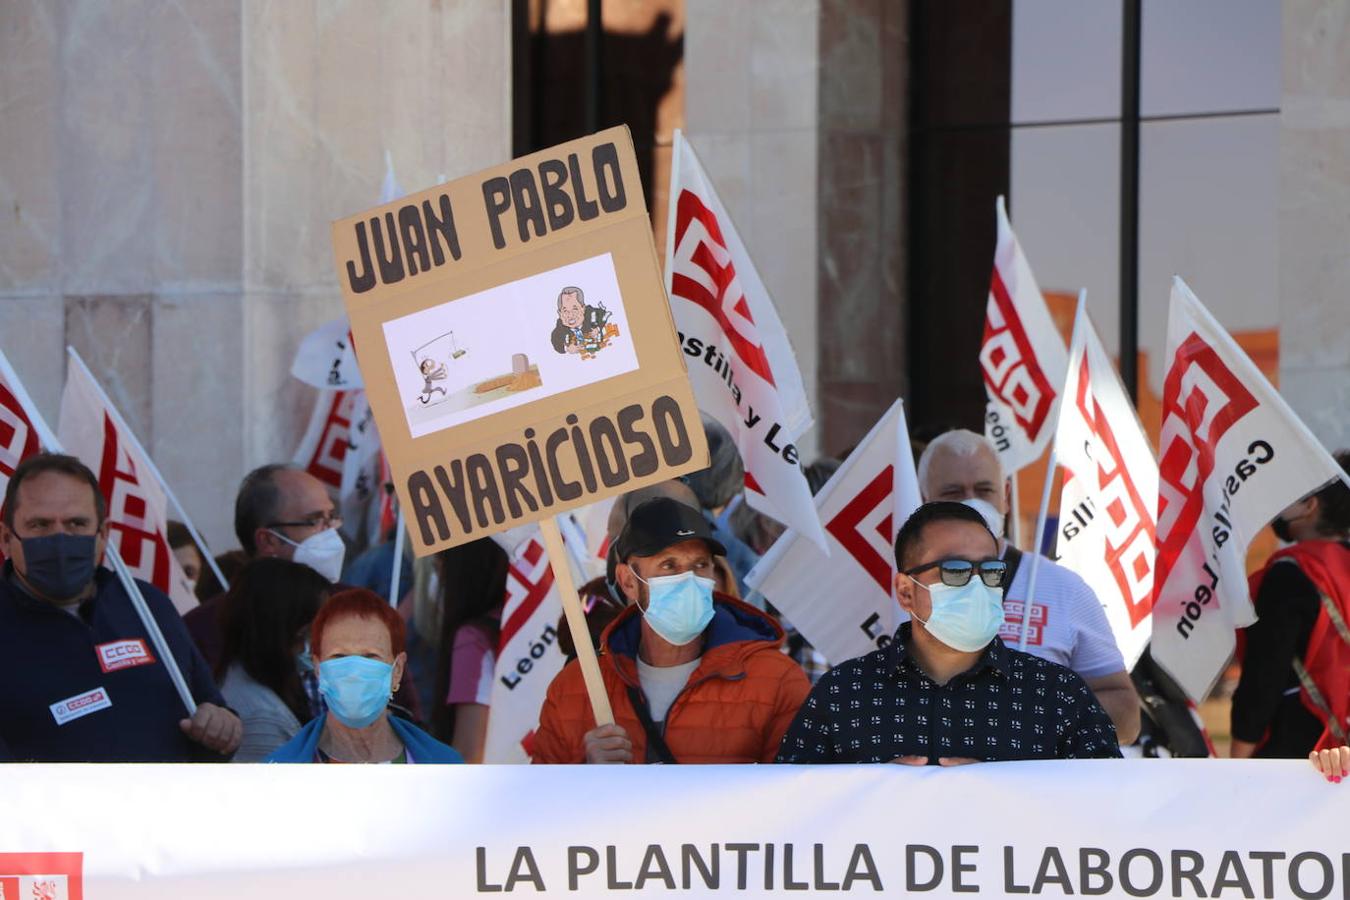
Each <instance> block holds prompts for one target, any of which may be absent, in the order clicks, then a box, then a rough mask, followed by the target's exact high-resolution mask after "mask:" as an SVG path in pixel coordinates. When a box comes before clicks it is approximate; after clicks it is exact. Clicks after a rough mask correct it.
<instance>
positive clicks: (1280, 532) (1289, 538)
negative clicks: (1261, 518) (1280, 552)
mask: <svg viewBox="0 0 1350 900" xmlns="http://www.w3.org/2000/svg"><path fill="white" fill-rule="evenodd" d="M1270 530H1271V531H1273V532H1275V536H1276V537H1277V538H1279V539H1280V540H1281V541H1283V542H1284V543H1286V544H1290V543H1293V541H1294V535H1293V534H1292V533H1291V532H1290V531H1289V523H1288V522H1287V521H1285V519H1284V517H1283V516H1276V517H1275V521H1273V522H1271V523H1270Z"/></svg>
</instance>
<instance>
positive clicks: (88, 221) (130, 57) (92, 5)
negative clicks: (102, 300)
mask: <svg viewBox="0 0 1350 900" xmlns="http://www.w3.org/2000/svg"><path fill="white" fill-rule="evenodd" d="M60 9H61V11H62V13H63V16H62V24H61V57H60V65H61V68H62V73H63V81H62V90H61V114H62V124H61V137H60V143H59V153H58V154H57V165H58V167H59V170H60V173H61V176H60V177H61V254H62V263H61V265H62V270H63V282H64V287H65V290H66V291H68V292H70V293H73V294H89V295H92V294H102V293H127V294H138V293H146V292H147V291H149V290H151V289H152V286H153V272H154V241H153V239H152V238H151V237H150V236H151V235H153V234H154V232H155V225H156V222H155V208H154V191H153V190H152V185H153V182H154V170H155V157H154V140H153V129H152V128H150V127H148V123H150V122H152V121H153V120H154V113H155V110H154V108H153V105H152V103H151V98H150V96H149V95H148V93H147V92H146V90H145V85H146V82H147V81H148V79H149V77H150V62H149V61H150V53H151V47H152V43H153V42H152V40H151V29H150V27H149V26H150V20H151V14H150V4H149V2H148V0H126V2H122V3H116V4H108V3H99V2H94V0H70V2H67V3H66V4H64V5H63V6H62V7H60Z"/></svg>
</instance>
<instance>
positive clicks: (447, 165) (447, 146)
mask: <svg viewBox="0 0 1350 900" xmlns="http://www.w3.org/2000/svg"><path fill="white" fill-rule="evenodd" d="M437 8H438V9H439V10H440V13H439V16H440V34H441V40H440V46H439V49H438V51H437V53H438V62H439V64H440V65H441V67H442V68H441V74H440V76H439V83H438V84H433V85H431V94H430V97H431V103H432V105H433V107H434V108H435V109H436V110H437V111H438V112H439V115H440V117H441V118H440V124H439V128H438V139H439V140H440V142H441V144H442V146H441V148H440V150H439V157H438V158H436V159H435V164H436V166H435V168H434V170H433V171H431V172H429V174H431V175H435V174H445V175H446V176H447V177H448V178H458V177H460V176H461V175H468V174H470V173H472V172H476V171H478V170H479V169H485V168H487V167H489V166H495V165H497V164H498V163H500V162H502V161H503V160H505V159H506V158H507V157H509V156H510V155H511V9H510V4H509V2H507V0H493V2H487V3H448V4H443V5H441V6H440V7H437ZM427 183H428V184H431V183H432V182H431V181H430V180H428V182H427Z"/></svg>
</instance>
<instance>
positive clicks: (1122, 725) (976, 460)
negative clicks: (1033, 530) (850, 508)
mask: <svg viewBox="0 0 1350 900" xmlns="http://www.w3.org/2000/svg"><path fill="white" fill-rule="evenodd" d="M918 469H919V471H918V475H919V491H920V492H921V493H922V494H923V499H924V500H926V501H928V500H952V501H959V502H961V503H965V504H966V505H968V506H970V507H972V508H974V509H976V510H977V511H979V512H980V513H981V514H982V515H983V516H984V517H985V524H987V525H988V526H989V529H990V530H991V531H992V532H993V533H994V537H995V538H997V539H998V544H999V552H998V556H999V558H1001V559H1004V560H1007V561H1008V563H1009V565H1010V566H1012V567H1013V569H1014V570H1015V572H1014V574H1013V576H1012V577H1011V578H1010V579H1009V581H1008V584H1007V586H1006V588H1005V591H1006V594H1007V599H1008V600H1009V601H1010V602H1009V603H1008V606H1007V609H1006V610H1005V615H1004V624H1003V630H1002V632H1001V634H1002V636H1003V638H1004V639H1005V640H1007V641H1008V643H1009V644H1011V645H1013V646H1019V647H1020V646H1021V644H1020V641H1019V639H1020V637H1021V634H1022V611H1023V610H1024V609H1025V608H1026V607H1027V606H1028V605H1030V607H1031V622H1030V624H1029V626H1028V629H1027V642H1026V651H1027V652H1028V653H1031V654H1033V655H1035V656H1039V657H1041V658H1042V659H1048V660H1050V661H1051V662H1056V663H1059V664H1060V665H1062V666H1068V667H1069V668H1070V669H1073V670H1074V671H1075V672H1077V673H1078V674H1079V675H1080V676H1081V677H1082V678H1083V680H1084V681H1086V682H1087V686H1088V687H1089V688H1091V689H1092V693H1093V694H1095V695H1096V697H1097V702H1099V703H1101V705H1102V708H1103V709H1105V710H1106V712H1107V714H1108V715H1110V716H1111V721H1112V722H1114V723H1115V726H1116V734H1117V736H1118V737H1119V738H1120V742H1121V743H1122V744H1130V743H1133V742H1134V740H1135V738H1137V737H1138V736H1139V694H1138V693H1137V692H1136V691H1135V688H1134V682H1133V681H1131V680H1130V674H1129V672H1127V671H1125V660H1124V657H1122V656H1121V653H1120V648H1119V647H1118V646H1117V645H1116V639H1115V635H1114V634H1112V632H1111V625H1110V623H1109V622H1107V620H1106V612H1105V611H1104V610H1103V608H1102V603H1101V600H1100V599H1099V598H1098V597H1097V595H1096V593H1094V592H1093V590H1092V588H1091V587H1089V586H1088V584H1087V582H1085V581H1084V580H1083V579H1082V578H1081V577H1080V576H1079V575H1078V574H1077V573H1075V572H1071V571H1070V570H1068V569H1066V568H1065V567H1063V566H1061V565H1057V564H1055V563H1054V562H1051V561H1050V560H1048V559H1042V560H1041V561H1040V565H1039V567H1038V574H1037V576H1036V596H1035V597H1034V598H1032V600H1031V602H1030V604H1028V602H1027V588H1028V587H1029V586H1030V574H1031V565H1030V562H1029V560H1024V559H1023V557H1022V554H1021V553H1020V552H1019V551H1018V549H1017V548H1016V547H1014V546H1012V545H1011V544H1009V543H1008V542H1007V541H1005V540H1003V520H1004V519H1005V518H1006V517H1007V515H1008V509H1009V506H1010V496H1011V483H1010V482H1009V481H1008V480H1007V479H1006V478H1004V476H1003V467H1002V465H1001V464H1000V463H999V458H998V451H996V450H995V449H994V445H993V444H992V443H990V441H989V439H988V438H987V437H985V436H984V435H982V434H976V433H975V432H973V431H966V430H965V429H956V430H953V431H948V432H946V433H944V434H940V435H938V436H937V437H936V438H934V439H933V440H932V442H930V443H929V444H928V446H927V447H925V448H924V451H923V455H922V456H921V457H920V458H919V466H918Z"/></svg>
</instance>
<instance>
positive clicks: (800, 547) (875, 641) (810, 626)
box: [746, 400, 921, 664]
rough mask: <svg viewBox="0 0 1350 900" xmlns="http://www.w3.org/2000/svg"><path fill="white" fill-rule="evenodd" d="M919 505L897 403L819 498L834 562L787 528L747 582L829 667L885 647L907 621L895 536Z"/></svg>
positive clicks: (901, 412) (900, 407)
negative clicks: (897, 578) (898, 587)
mask: <svg viewBox="0 0 1350 900" xmlns="http://www.w3.org/2000/svg"><path fill="white" fill-rule="evenodd" d="M920 502H921V501H920V499H919V480H918V478H917V477H916V475H915V473H914V456H913V453H912V452H911V451H910V446H909V429H908V426H907V425H906V424H905V409H904V404H903V403H902V402H901V401H899V400H897V401H895V403H894V404H892V405H891V408H890V409H889V410H888V411H887V412H886V414H885V415H884V416H882V417H881V419H880V420H879V421H878V422H877V424H875V425H873V426H872V430H871V431H869V432H868V433H867V437H865V438H863V442H862V443H861V444H859V445H858V446H857V448H856V449H855V450H854V451H853V452H852V453H850V454H849V457H848V459H846V460H844V464H843V465H841V466H840V467H839V470H838V471H837V472H835V473H834V476H833V477H832V478H830V480H829V481H828V482H826V484H825V486H824V487H823V488H821V489H820V493H819V494H818V495H816V505H817V509H818V510H819V513H820V520H821V521H822V522H824V523H825V532H826V535H827V540H828V541H829V547H830V554H829V556H826V555H825V554H824V553H822V552H821V550H820V549H819V548H818V547H816V545H815V544H813V543H812V542H811V541H808V540H804V539H803V538H802V537H801V536H800V535H798V534H797V532H795V531H791V530H789V531H786V532H784V533H783V536H782V537H780V538H779V539H778V540H777V541H775V542H774V545H773V546H772V547H770V548H769V552H768V553H766V554H764V557H763V558H762V559H761V560H760V561H759V563H758V564H757V565H756V566H755V567H754V568H753V569H752V570H751V571H750V574H749V575H748V576H747V577H746V581H747V583H749V584H750V586H751V587H753V588H755V589H756V590H758V591H759V592H760V593H761V594H763V595H764V596H765V597H767V598H768V599H769V602H770V603H772V604H773V605H774V606H776V607H778V609H779V610H781V611H782V613H783V615H784V616H785V617H787V620H788V621H789V622H791V623H792V624H793V625H794V626H795V627H796V629H797V630H798V631H800V632H801V633H802V635H803V636H804V637H805V638H806V639H807V640H808V641H810V642H811V645H812V646H813V647H815V648H816V649H817V650H818V651H820V653H821V654H822V655H824V657H825V658H826V659H828V660H829V661H830V662H831V663H836V664H837V663H841V662H843V661H844V660H846V659H852V658H854V657H855V656H862V655H863V654H864V653H870V652H871V651H872V650H875V649H876V648H877V647H884V646H885V645H886V644H888V643H890V640H891V635H893V634H894V633H895V629H896V628H898V627H899V625H900V622H901V621H903V618H904V613H903V611H902V610H901V609H900V604H899V603H898V602H897V601H896V600H895V596H894V593H893V590H892V580H893V578H894V575H895V533H896V531H898V530H899V528H900V526H901V524H903V523H904V521H905V519H907V518H909V514H910V513H912V512H913V511H914V510H916V509H918V507H919V503H920Z"/></svg>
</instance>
